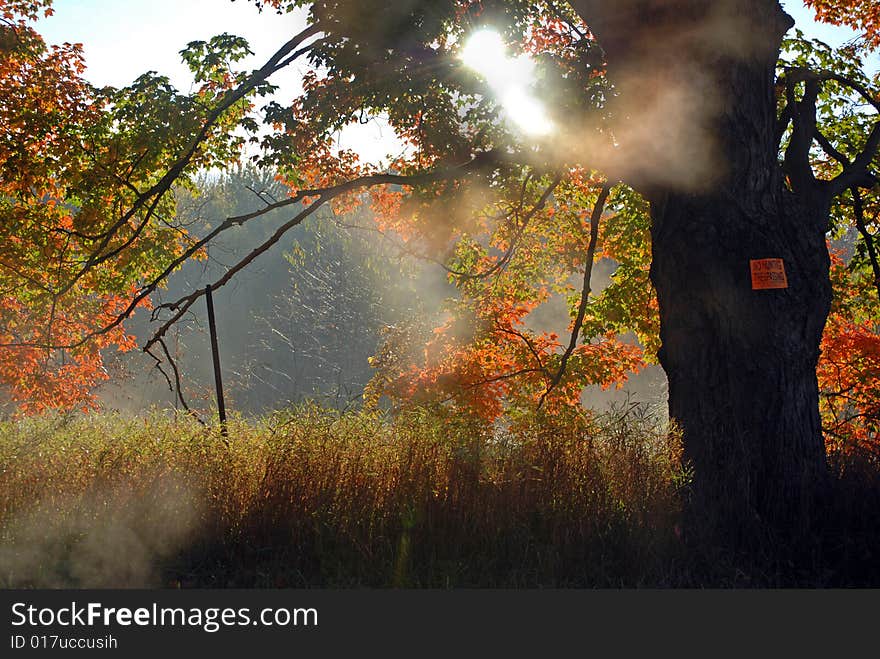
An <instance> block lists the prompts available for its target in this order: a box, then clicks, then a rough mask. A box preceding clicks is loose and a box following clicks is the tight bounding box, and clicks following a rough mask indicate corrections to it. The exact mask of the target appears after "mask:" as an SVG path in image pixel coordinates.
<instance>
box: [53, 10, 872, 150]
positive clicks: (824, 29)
mask: <svg viewBox="0 0 880 659" xmlns="http://www.w3.org/2000/svg"><path fill="white" fill-rule="evenodd" d="M782 4H783V5H784V6H785V8H786V10H787V11H788V12H789V13H790V14H792V16H794V18H795V20H796V21H797V24H798V26H799V27H801V29H803V30H804V31H805V32H806V33H807V34H809V35H811V36H815V37H817V38H819V39H822V40H824V41H826V42H828V43H830V44H832V45H838V44H840V43H842V42H844V41H847V40H849V39H851V38H852V37H853V36H854V34H853V33H852V32H851V31H849V30H846V29H843V28H836V27H832V26H828V25H818V24H816V23H815V22H814V21H813V20H812V18H811V13H810V12H809V11H808V10H807V9H805V8H804V6H803V4H802V3H801V2H800V0H783V2H782ZM304 24H305V15H304V14H303V13H294V14H287V15H282V16H279V15H277V14H275V13H274V12H270V11H266V12H263V13H262V14H261V13H259V12H258V11H257V10H256V8H255V7H254V5H253V4H252V3H251V2H248V0H236V1H235V2H231V1H230V0H56V2H55V15H54V16H52V17H51V18H48V19H45V20H43V21H42V22H41V23H40V24H39V26H38V30H39V31H40V32H41V34H43V36H44V37H45V39H46V40H47V41H48V42H50V43H62V42H65V41H68V42H72V43H82V44H83V45H84V47H85V56H86V64H87V65H88V71H87V72H86V77H87V78H88V79H89V80H90V81H91V82H92V83H93V84H95V85H114V86H117V87H118V86H123V85H126V84H128V83H130V82H131V81H132V80H134V79H135V78H136V77H137V76H138V75H140V74H141V73H143V72H145V71H148V70H154V71H157V72H159V73H160V74H163V75H167V76H168V77H169V78H170V79H171V81H172V83H173V84H174V85H175V86H176V87H177V88H178V89H181V90H188V89H189V87H190V85H191V78H190V76H189V72H188V70H187V68H186V67H185V66H184V65H183V64H182V63H181V61H180V56H179V55H178V52H179V51H180V50H181V49H183V48H184V47H185V46H186V44H187V43H188V42H190V41H194V40H203V41H207V40H208V39H210V38H211V37H212V36H214V35H216V34H221V33H223V32H229V33H232V34H237V35H239V36H243V37H245V38H246V39H247V40H248V41H249V42H250V45H251V50H253V51H254V53H255V55H254V57H252V58H251V59H250V60H248V61H246V62H245V63H244V64H243V66H244V67H245V68H248V69H251V68H256V67H258V66H260V65H261V64H262V63H263V62H265V60H266V59H268V58H269V57H270V56H271V55H272V53H274V52H275V51H276V50H277V49H278V48H279V47H280V46H281V45H282V44H284V43H285V42H286V41H287V40H288V39H289V38H290V37H291V36H292V35H293V34H295V33H296V32H298V31H299V30H300V29H302V27H303V26H304ZM302 72H303V69H302V68H301V67H300V68H296V67H295V66H294V67H292V68H291V69H290V70H287V71H284V72H282V73H280V74H277V79H273V82H274V83H275V84H277V85H279V86H280V87H281V89H282V92H280V96H279V98H278V100H279V102H282V101H284V100H290V98H292V97H294V96H295V95H296V94H297V93H298V91H299V84H298V83H299V80H300V77H301V74H302ZM391 137H392V134H391V131H390V130H389V129H388V128H387V127H383V126H382V125H381V122H373V123H371V124H368V125H367V126H362V127H361V126H359V127H354V128H352V129H349V130H346V131H344V132H343V134H342V135H341V136H340V138H339V139H340V145H341V146H343V147H346V148H352V149H355V150H356V151H358V152H359V153H360V155H361V157H362V158H364V159H366V160H368V161H377V160H379V159H381V158H383V157H384V156H385V155H387V152H388V151H396V150H399V148H398V147H397V146H396V145H395V144H394V142H393V141H392V140H391V139H390V138H391Z"/></svg>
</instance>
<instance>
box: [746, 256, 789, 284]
mask: <svg viewBox="0 0 880 659" xmlns="http://www.w3.org/2000/svg"><path fill="white" fill-rule="evenodd" d="M749 263H750V265H751V266H752V290H755V291H761V290H765V289H768V288H788V279H787V278H786V276H785V263H783V261H782V259H757V260H752V261H749Z"/></svg>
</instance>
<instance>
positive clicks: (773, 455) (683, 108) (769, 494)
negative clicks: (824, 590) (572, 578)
mask: <svg viewBox="0 0 880 659" xmlns="http://www.w3.org/2000/svg"><path fill="white" fill-rule="evenodd" d="M572 5H573V6H574V7H575V8H576V9H577V10H578V11H579V12H580V13H581V15H582V17H583V18H584V20H585V21H586V22H587V24H588V25H590V26H591V29H593V31H594V33H595V34H596V35H597V38H598V40H599V42H600V44H602V46H603V48H604V49H605V52H606V55H607V60H608V66H609V75H610V76H611V77H612V79H613V80H615V81H617V82H618V86H619V90H620V100H619V102H620V113H621V120H622V121H623V120H625V121H628V122H633V121H635V122H637V123H638V122H642V123H645V122H649V121H651V122H653V124H652V125H651V126H649V130H647V131H640V132H637V133H635V134H634V138H633V143H631V144H628V145H623V148H624V149H629V150H630V151H631V152H632V153H634V154H638V153H644V154H649V157H650V154H652V153H655V154H656V153H659V155H660V158H661V161H662V162H660V163H659V164H658V166H656V167H653V168H652V164H651V163H650V162H644V161H638V160H637V159H635V158H629V159H627V160H625V161H624V162H623V163H622V165H621V168H622V176H623V177H624V179H625V180H627V181H628V182H632V183H633V185H634V187H636V188H637V189H640V190H641V191H642V192H643V193H645V194H646V196H647V198H648V199H649V200H650V201H651V207H652V217H653V229H652V239H653V262H652V267H651V280H652V282H653V284H654V286H655V288H656V290H657V295H658V298H659V304H660V319H661V339H662V349H661V351H660V355H659V357H660V362H661V364H662V366H663V368H664V369H665V371H666V374H667V376H668V379H669V411H670V416H671V417H672V418H674V419H675V420H677V422H678V423H679V424H680V426H681V428H682V431H683V434H684V450H685V458H686V459H687V460H689V461H690V462H691V464H692V466H693V469H694V481H693V487H692V493H691V494H692V496H691V498H690V508H689V510H690V513H691V514H692V515H694V516H695V517H692V518H691V521H696V522H699V523H698V524H695V525H694V526H696V527H698V528H700V530H701V532H702V533H705V532H708V533H709V534H710V535H711V537H712V538H713V539H716V540H722V541H723V542H724V543H725V544H728V543H733V545H735V546H737V547H748V546H755V544H756V543H760V544H764V543H765V542H766V540H767V538H766V537H763V536H762V537H759V534H764V533H767V532H769V533H770V534H772V537H773V539H774V541H779V540H782V541H786V540H787V541H791V540H793V539H795V538H796V537H799V536H801V534H802V533H803V532H804V531H807V530H808V527H809V523H810V518H811V512H812V511H813V510H814V504H815V503H816V501H817V496H820V495H821V494H822V493H823V492H824V490H825V487H826V486H827V479H828V474H827V467H826V462H825V451H824V444H823V439H822V433H821V426H820V420H819V412H818V386H817V381H816V364H817V361H818V358H819V343H820V340H821V335H822V330H823V328H824V325H825V321H826V318H827V315H828V312H829V307H830V300H831V285H830V281H829V257H828V251H827V248H826V243H825V233H826V230H827V224H828V214H829V204H830V201H829V200H830V195H829V194H828V193H827V190H825V189H824V188H823V186H822V185H821V184H818V183H817V182H816V181H815V180H814V179H812V176H811V174H806V173H804V174H803V178H804V180H803V181H793V180H791V178H789V180H788V181H787V180H786V172H784V170H783V167H782V166H781V165H780V163H779V161H778V143H779V135H778V128H777V116H776V114H777V112H776V109H777V105H776V100H775V99H776V97H775V94H774V86H775V67H776V61H777V58H778V54H779V48H780V44H781V39H782V36H783V35H784V33H785V32H786V31H787V30H788V29H789V28H790V27H791V26H792V21H791V19H790V18H789V17H788V16H787V15H786V14H785V13H784V12H783V11H782V9H781V7H780V6H779V4H778V2H776V1H775V0H742V1H739V2H734V1H732V0H722V1H721V2H701V1H698V0H684V1H674V0H673V1H668V0H667V1H661V0H641V1H640V0H635V1H633V0H630V1H626V0H625V1H623V2H620V3H603V2H591V1H589V0H583V1H578V0H573V1H572ZM664 88H666V89H669V88H672V89H674V90H675V94H674V98H675V99H676V102H677V103H678V104H680V107H676V106H675V105H670V106H669V107H668V108H666V110H667V115H669V116H666V117H665V118H663V117H660V118H658V115H657V113H656V112H655V113H653V114H649V110H647V109H645V108H649V107H650V99H652V98H654V97H656V95H657V94H659V93H660V92H659V90H661V89H664ZM632 98H638V99H639V100H638V103H635V104H634V103H632V101H631V100H630V99H632ZM694 108H699V111H696V112H695V110H694ZM676 110H678V112H679V114H678V117H676V116H674V115H675V111H676ZM677 121H678V122H681V121H686V122H688V125H687V126H676V125H675V123H676V122H677ZM646 134H647V135H648V136H656V135H661V136H662V135H669V136H673V137H674V140H672V141H663V140H660V143H659V149H658V147H657V145H656V144H653V143H648V142H649V141H651V140H652V139H653V138H652V137H645V135H646ZM652 149H653V150H652ZM710 170H711V171H710ZM670 171H671V172H678V178H676V177H675V176H670V175H669V172H670ZM685 172H686V173H689V174H690V176H682V175H681V174H682V173H685ZM808 179H811V180H808ZM799 183H803V185H798V184H799ZM765 258H774V259H782V260H783V262H784V266H785V270H786V274H787V279H788V288H785V289H772V290H753V289H752V282H751V275H750V261H751V260H753V259H765ZM702 533H701V535H702Z"/></svg>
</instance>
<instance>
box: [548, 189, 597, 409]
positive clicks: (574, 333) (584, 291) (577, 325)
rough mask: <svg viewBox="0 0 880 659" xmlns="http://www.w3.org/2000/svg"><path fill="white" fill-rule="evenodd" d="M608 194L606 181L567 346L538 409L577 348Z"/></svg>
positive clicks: (592, 224) (594, 218) (592, 222)
mask: <svg viewBox="0 0 880 659" xmlns="http://www.w3.org/2000/svg"><path fill="white" fill-rule="evenodd" d="M610 194H611V184H610V183H608V182H606V183H605V184H604V185H603V186H602V190H601V191H600V192H599V197H598V198H597V199H596V205H595V206H593V213H592V215H591V216H590V244H589V245H588V246H587V257H586V263H585V264H584V284H583V287H582V288H581V301H580V305H579V306H578V312H577V316H576V317H575V320H574V325H572V328H571V339H570V341H569V343H568V347H567V348H566V349H565V352H564V353H563V354H562V360H561V361H560V363H559V370H558V371H557V372H556V375H554V376H553V379H552V380H551V381H550V384H549V385H547V390H546V391H545V392H544V393H543V395H542V396H541V400H539V401H538V409H540V408H541V407H542V406H543V405H544V401H545V400H546V399H547V396H549V395H550V393H551V392H552V391H553V390H554V389H555V388H556V387H557V386H558V385H559V383H560V382H561V381H562V377H563V376H564V375H565V369H566V367H567V366H568V360H569V359H571V356H572V354H573V353H574V351H575V349H576V348H577V344H578V339H579V338H580V333H581V328H582V327H583V326H584V317H585V316H586V314H587V304H588V303H589V299H590V293H591V282H590V280H591V279H592V277H593V260H594V259H595V258H596V246H597V245H598V243H599V221H600V220H601V219H602V213H604V212H605V204H606V203H607V201H608V196H609V195H610Z"/></svg>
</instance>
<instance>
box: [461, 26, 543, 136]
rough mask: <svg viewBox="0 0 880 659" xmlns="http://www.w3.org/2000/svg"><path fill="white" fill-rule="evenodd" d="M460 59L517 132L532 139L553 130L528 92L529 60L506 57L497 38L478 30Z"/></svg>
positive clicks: (531, 69) (530, 78) (532, 72)
mask: <svg viewBox="0 0 880 659" xmlns="http://www.w3.org/2000/svg"><path fill="white" fill-rule="evenodd" d="M461 59H462V61H463V62H464V63H465V64H466V65H467V66H468V67H469V68H471V69H473V70H474V71H476V72H477V73H479V74H480V75H481V76H482V77H483V78H484V79H485V80H486V83H487V84H488V85H489V87H490V88H491V89H492V92H493V93H494V94H495V96H496V98H497V99H498V101H499V102H500V103H501V108H502V110H503V111H504V115H505V116H506V117H507V118H508V119H509V120H510V121H511V122H512V123H514V124H515V125H516V126H517V127H518V128H519V129H520V130H522V131H523V132H524V133H526V134H528V135H534V136H540V135H547V134H549V133H551V132H552V131H553V129H554V126H553V122H552V121H551V120H550V117H549V116H548V115H547V111H546V109H545V108H544V105H543V103H541V101H540V100H539V99H537V98H535V96H534V94H533V93H532V89H531V88H532V86H533V84H534V80H535V63H534V61H532V59H531V57H529V56H528V55H520V56H519V57H510V56H509V54H508V52H507V47H506V46H505V44H504V40H503V39H502V38H501V35H500V34H498V33H497V32H496V31H494V30H490V29H482V30H478V31H477V32H474V33H473V34H472V35H471V36H470V37H469V38H468V40H467V43H466V44H465V46H464V48H463V49H462V51H461Z"/></svg>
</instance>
